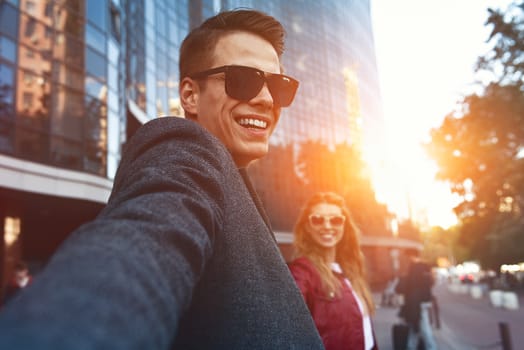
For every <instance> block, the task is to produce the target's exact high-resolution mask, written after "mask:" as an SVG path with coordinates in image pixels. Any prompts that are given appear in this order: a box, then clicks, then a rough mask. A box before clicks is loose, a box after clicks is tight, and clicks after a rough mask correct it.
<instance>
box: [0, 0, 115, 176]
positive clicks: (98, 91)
mask: <svg viewBox="0 0 524 350" xmlns="http://www.w3.org/2000/svg"><path fill="white" fill-rule="evenodd" d="M108 1H109V0H89V1H81V0H62V1H34V0H20V1H9V2H2V3H0V17H1V18H0V23H1V24H0V86H1V92H0V101H1V102H0V152H1V153H3V154H7V155H12V156H14V157H16V158H19V159H25V160H30V161H34V162H38V163H44V164H48V165H52V166H56V167H60V168H65V169H71V170H76V171H81V172H86V173H90V174H96V175H99V176H103V177H106V176H109V177H111V176H112V175H113V174H114V169H116V165H117V164H118V161H119V159H120V158H119V157H120V144H121V140H120V138H121V136H120V135H121V132H120V127H121V122H122V121H124V120H125V118H124V117H125V111H124V110H123V108H121V106H122V104H123V101H124V95H123V87H124V84H123V74H124V70H123V69H122V67H123V66H124V58H125V56H124V55H122V54H121V52H122V50H123V45H122V38H121V30H120V24H119V23H118V22H119V21H120V18H121V17H122V14H121V12H122V11H121V8H120V7H119V5H118V4H115V3H114V2H108ZM117 26H118V27H117Z"/></svg>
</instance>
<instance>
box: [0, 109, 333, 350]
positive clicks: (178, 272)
mask: <svg viewBox="0 0 524 350" xmlns="http://www.w3.org/2000/svg"><path fill="white" fill-rule="evenodd" d="M241 173H242V172H239V170H238V169H237V168H236V166H235V164H234V162H233V160H232V158H231V156H230V154H229V153H228V152H227V150H226V149H225V148H224V147H223V145H222V144H221V143H220V142H219V141H218V140H217V139H216V138H214V137H213V136H212V135H210V134H209V133H208V132H207V131H205V130H204V129H203V128H201V127H200V126H199V125H197V124H196V123H193V122H191V121H188V120H184V119H180V118H174V117H167V118H159V119H155V120H153V121H151V122H149V123H147V124H146V125H144V126H143V127H141V128H140V129H139V131H138V132H137V134H136V135H135V136H134V137H133V138H132V139H131V140H130V142H129V144H128V145H127V146H126V151H125V152H124V156H123V158H122V161H121V164H120V167H119V170H118V172H117V176H116V179H115V183H114V188H113V191H112V194H111V198H110V200H109V202H108V205H107V206H106V207H105V209H104V210H103V211H102V212H101V213H100V215H99V216H98V218H97V219H96V220H94V221H92V222H90V223H88V224H86V225H84V226H82V227H81V228H79V229H78V230H76V231H75V232H74V233H73V234H72V235H71V236H70V237H69V238H68V239H67V240H66V242H65V243H64V244H63V245H62V246H61V247H60V249H59V250H58V251H57V253H56V254H55V255H54V257H53V258H52V259H51V261H50V263H49V264H48V266H47V267H46V268H45V269H44V271H43V272H42V273H41V274H40V275H39V276H37V277H36V278H35V280H34V282H33V284H32V285H31V286H30V287H28V288H26V289H25V290H24V291H23V292H22V293H21V294H20V295H19V297H17V298H16V299H15V300H13V302H12V303H10V304H9V305H7V306H6V308H5V310H3V311H2V312H0V349H53V350H58V349H111V350H116V349H125V350H130V349H148V350H149V349H169V348H177V349H322V348H323V346H322V343H321V340H320V337H319V336H318V333H317V331H316V328H315V325H314V323H313V321H312V319H311V316H310V315H309V312H308V310H307V308H306V306H305V304H304V302H303V299H302V296H301V294H300V292H299V291H298V289H297V287H296V286H295V283H294V280H293V279H292V277H291V275H290V273H289V271H288V269H287V267H286V265H285V263H284V261H283V258H282V256H281V255H280V252H279V250H278V247H277V245H276V242H275V240H274V237H273V235H272V233H271V230H270V228H269V225H268V223H267V221H265V220H264V214H263V212H262V209H261V206H260V204H259V201H258V198H257V197H256V195H255V197H253V195H254V192H252V190H250V184H249V182H248V183H246V182H245V181H244V179H243V178H242V175H241ZM250 192H252V193H250Z"/></svg>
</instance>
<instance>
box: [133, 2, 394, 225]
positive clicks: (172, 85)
mask: <svg viewBox="0 0 524 350" xmlns="http://www.w3.org/2000/svg"><path fill="white" fill-rule="evenodd" d="M234 8H256V9H259V10H261V11H264V12H267V13H269V14H271V15H273V16H274V17H276V18H277V19H278V20H280V21H281V22H282V23H283V24H284V27H285V28H286V30H287V39H286V52H285V53H284V56H283V63H284V67H285V70H286V73H287V74H289V75H291V76H293V77H296V78H297V79H298V80H299V81H300V87H299V90H298V93H297V96H296V99H295V102H294V103H293V105H292V106H291V108H288V109H283V110H282V115H281V118H280V121H279V125H278V126H277V128H276V130H275V133H274V135H273V136H272V138H271V144H272V148H273V150H274V154H273V155H272V156H270V157H268V159H265V160H264V161H263V166H256V165H255V166H252V167H250V173H251V175H252V178H253V180H254V183H255V186H256V187H257V190H258V191H259V193H260V196H261V198H262V200H263V202H264V203H265V204H266V207H268V208H269V209H268V211H269V215H270V217H271V219H272V221H273V223H274V224H275V226H276V228H277V229H282V230H286V231H289V230H290V229H291V222H290V220H286V219H285V218H286V217H287V218H294V217H296V213H297V208H298V207H299V206H300V204H299V203H301V202H303V200H304V197H305V196H307V195H306V194H305V193H301V190H300V188H297V186H292V184H291V181H292V179H290V176H287V174H286V173H285V172H290V171H291V172H293V171H296V168H297V166H298V164H295V165H297V166H294V165H293V163H296V161H297V155H298V153H299V152H300V149H301V147H302V144H303V143H304V142H307V141H310V140H316V141H319V142H322V143H323V144H326V145H328V146H329V147H334V146H335V145H337V144H343V143H344V144H349V145H352V147H356V148H358V149H359V150H363V151H365V150H367V149H369V145H372V147H373V148H375V149H377V148H380V140H383V139H384V134H383V128H384V125H383V121H382V111H381V107H380V106H381V104H380V101H381V98H380V92H379V86H378V76H377V68H376V60H375V52H374V40H373V34H372V30H371V18H370V5H369V1H333V2H330V3H329V4H326V3H322V2H318V1H314V0H293V1H268V0H200V1H198V0H197V1H195V0H192V1H187V0H185V1H166V0H150V1H145V2H141V1H128V2H127V3H126V11H125V12H126V14H127V15H126V16H127V25H126V32H127V33H128V39H127V48H128V49H127V50H128V51H127V57H128V64H127V69H128V70H127V73H126V79H127V80H126V82H127V83H126V84H127V93H128V96H127V97H128V98H129V99H130V100H131V101H132V103H134V104H135V105H136V106H138V107H139V108H140V110H141V111H142V112H143V113H142V114H143V115H144V116H146V119H151V118H154V117H157V116H162V115H182V114H183V112H182V110H181V108H180V102H179V99H178V50H179V46H180V43H181V42H182V40H183V38H184V37H185V35H186V34H187V32H188V30H189V29H191V28H193V27H194V26H196V25H198V24H199V23H201V22H202V21H203V20H204V19H205V18H207V17H209V16H212V15H214V14H216V13H217V12H218V11H220V10H223V9H234ZM311 14H314V16H313V15H311ZM286 152H287V153H289V154H287V155H284V153H286ZM277 154H279V155H277ZM283 159H286V161H285V162H284V163H283ZM289 163H291V164H292V166H290V165H289ZM297 176H300V175H299V174H298V175H297ZM297 191H298V193H297ZM275 194H278V195H275ZM277 198H289V199H291V200H289V201H286V202H284V203H282V201H279V200H278V199H277Z"/></svg>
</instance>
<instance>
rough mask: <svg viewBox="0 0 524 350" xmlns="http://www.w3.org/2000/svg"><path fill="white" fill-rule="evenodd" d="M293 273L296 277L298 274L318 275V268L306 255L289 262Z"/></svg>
mask: <svg viewBox="0 0 524 350" xmlns="http://www.w3.org/2000/svg"><path fill="white" fill-rule="evenodd" d="M288 267H289V269H290V270H291V273H292V274H293V275H294V276H295V277H296V276H297V275H298V274H300V275H302V276H308V277H309V278H311V277H313V276H316V275H318V272H317V269H316V267H315V265H313V262H312V261H311V260H309V258H307V257H305V256H301V257H298V258H296V259H294V260H292V261H291V262H289V263H288Z"/></svg>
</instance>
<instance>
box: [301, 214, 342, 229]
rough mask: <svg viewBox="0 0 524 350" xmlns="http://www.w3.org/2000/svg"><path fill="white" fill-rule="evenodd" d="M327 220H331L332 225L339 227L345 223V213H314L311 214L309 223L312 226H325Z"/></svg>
mask: <svg viewBox="0 0 524 350" xmlns="http://www.w3.org/2000/svg"><path fill="white" fill-rule="evenodd" d="M326 220H327V221H329V223H330V224H331V226H333V227H339V226H342V225H343V224H344V221H346V218H345V217H344V216H343V215H333V216H323V215H315V214H312V215H310V216H309V223H310V224H311V226H323V225H324V222H326Z"/></svg>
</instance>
